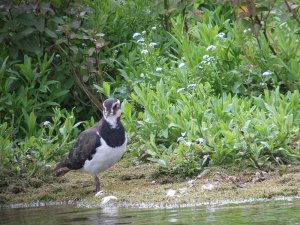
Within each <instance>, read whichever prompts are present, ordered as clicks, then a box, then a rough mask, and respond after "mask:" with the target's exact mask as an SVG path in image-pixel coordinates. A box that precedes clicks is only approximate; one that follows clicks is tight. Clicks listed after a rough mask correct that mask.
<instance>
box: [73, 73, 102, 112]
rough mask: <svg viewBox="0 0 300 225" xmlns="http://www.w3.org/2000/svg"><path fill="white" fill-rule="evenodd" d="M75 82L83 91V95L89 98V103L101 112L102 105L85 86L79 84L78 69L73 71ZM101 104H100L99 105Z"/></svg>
mask: <svg viewBox="0 0 300 225" xmlns="http://www.w3.org/2000/svg"><path fill="white" fill-rule="evenodd" d="M74 75H75V81H76V83H77V84H78V86H79V87H80V88H81V89H82V90H83V91H84V93H85V94H86V95H87V96H88V97H89V99H90V100H91V102H92V103H93V104H94V105H95V106H96V108H97V109H99V110H100V111H101V112H102V111H103V106H102V103H101V102H100V101H99V100H98V99H97V98H96V97H95V96H94V95H93V94H92V93H91V92H90V91H89V90H88V89H87V88H86V87H85V85H84V84H83V83H82V82H81V79H80V72H79V69H76V70H75V69H74ZM99 103H101V104H99Z"/></svg>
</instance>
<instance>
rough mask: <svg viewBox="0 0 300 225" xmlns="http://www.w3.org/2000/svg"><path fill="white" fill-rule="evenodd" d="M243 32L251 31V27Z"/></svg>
mask: <svg viewBox="0 0 300 225" xmlns="http://www.w3.org/2000/svg"><path fill="white" fill-rule="evenodd" d="M243 32H244V34H245V33H248V32H251V28H248V29H245V30H244V31H243Z"/></svg>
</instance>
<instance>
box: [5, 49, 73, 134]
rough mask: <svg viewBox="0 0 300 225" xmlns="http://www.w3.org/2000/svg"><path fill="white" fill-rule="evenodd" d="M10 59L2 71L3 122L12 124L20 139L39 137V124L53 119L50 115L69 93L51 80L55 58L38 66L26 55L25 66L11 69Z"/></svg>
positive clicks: (45, 60) (42, 61) (19, 64)
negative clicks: (50, 118) (37, 127)
mask: <svg viewBox="0 0 300 225" xmlns="http://www.w3.org/2000/svg"><path fill="white" fill-rule="evenodd" d="M7 59H8V58H6V60H5V61H4V62H3V64H2V66H1V70H0V83H1V86H0V90H1V91H0V104H1V106H0V115H1V116H0V118H1V122H4V121H7V122H10V124H11V126H13V127H14V128H15V129H17V131H16V132H18V136H20V137H24V136H27V135H29V136H31V135H34V134H36V130H35V127H36V123H37V122H41V121H43V120H45V119H47V118H49V117H50V116H51V115H52V113H51V112H49V111H51V108H52V107H53V106H58V105H59V103H60V102H61V101H62V97H63V96H64V95H66V94H67V93H68V90H67V89H63V88H62V85H61V84H60V83H59V82H58V81H56V80H53V79H50V70H49V65H50V64H51V63H52V61H53V56H52V57H50V58H49V59H48V57H47V55H45V56H44V57H43V58H42V59H40V58H39V60H38V62H37V63H35V64H34V65H33V64H32V59H31V58H30V57H28V56H26V55H25V56H24V62H23V63H14V64H10V65H7ZM37 120H38V121H37Z"/></svg>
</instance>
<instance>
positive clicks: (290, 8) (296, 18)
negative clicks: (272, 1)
mask: <svg viewBox="0 0 300 225" xmlns="http://www.w3.org/2000/svg"><path fill="white" fill-rule="evenodd" d="M284 2H285V4H286V7H287V8H288V10H289V12H290V13H292V15H293V17H294V19H295V20H296V21H297V22H298V23H299V25H300V19H299V18H298V17H297V15H296V13H295V11H294V9H292V7H291V5H290V3H289V2H288V0H284Z"/></svg>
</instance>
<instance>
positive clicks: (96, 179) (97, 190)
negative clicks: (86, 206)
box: [95, 176, 100, 193]
mask: <svg viewBox="0 0 300 225" xmlns="http://www.w3.org/2000/svg"><path fill="white" fill-rule="evenodd" d="M95 184H96V193H98V192H99V191H100V180H99V178H98V177H97V176H95Z"/></svg>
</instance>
